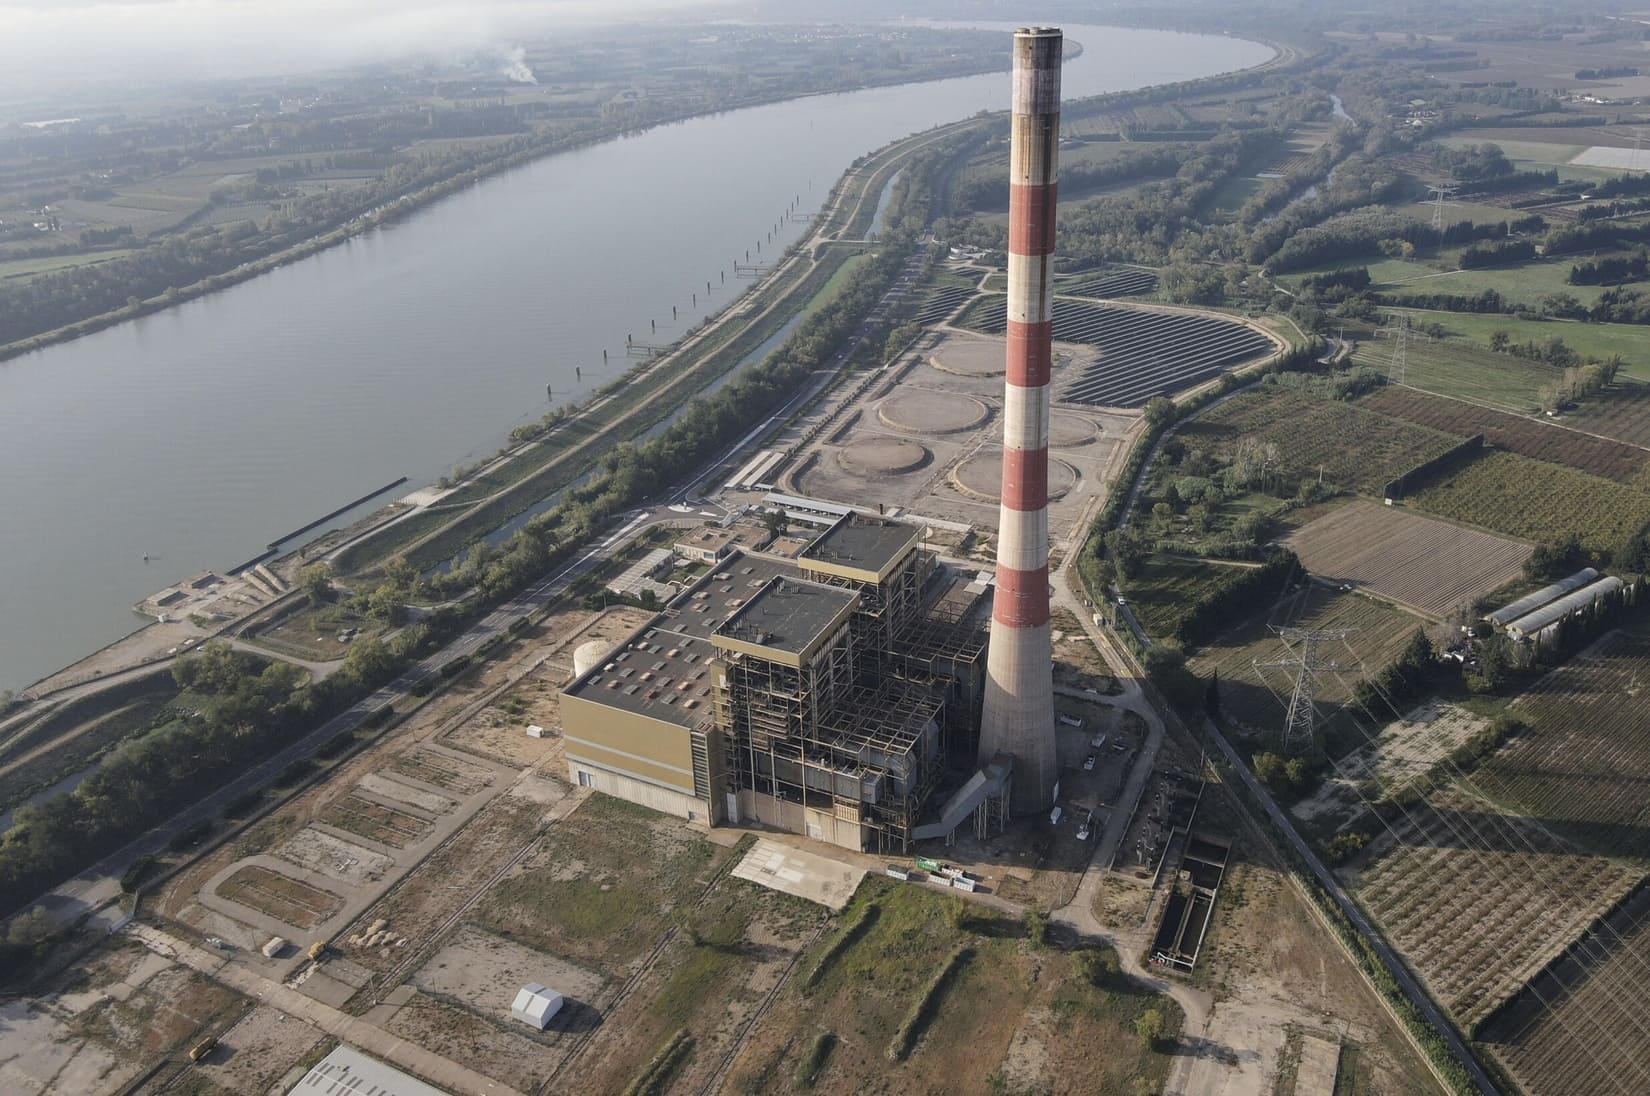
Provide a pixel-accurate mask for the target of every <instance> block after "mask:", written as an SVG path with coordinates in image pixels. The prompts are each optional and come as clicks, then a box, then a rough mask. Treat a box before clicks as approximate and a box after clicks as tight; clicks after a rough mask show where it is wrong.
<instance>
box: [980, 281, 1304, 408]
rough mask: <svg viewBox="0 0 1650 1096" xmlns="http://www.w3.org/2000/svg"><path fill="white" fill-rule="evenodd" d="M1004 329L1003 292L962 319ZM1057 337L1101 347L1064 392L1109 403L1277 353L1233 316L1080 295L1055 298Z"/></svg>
mask: <svg viewBox="0 0 1650 1096" xmlns="http://www.w3.org/2000/svg"><path fill="white" fill-rule="evenodd" d="M958 322H959V323H961V324H962V325H963V326H965V327H969V328H972V329H973V330H975V331H983V332H985V333H986V334H988V335H1000V334H1002V333H1003V331H1004V330H1005V329H1006V328H1007V326H1008V321H1007V315H1006V313H1005V309H1004V303H1003V298H1001V297H986V298H982V299H981V300H980V301H979V303H977V304H976V305H975V306H974V307H973V308H970V309H969V311H968V313H967V314H966V315H965V316H963V317H962V318H961V320H959V321H958ZM1054 337H1055V338H1056V339H1059V340H1061V341H1063V342H1075V343H1084V344H1087V345H1089V346H1093V347H1095V348H1097V349H1098V350H1099V351H1100V360H1099V361H1097V362H1095V363H1094V364H1093V365H1090V366H1089V367H1088V368H1086V369H1084V370H1083V371H1082V373H1080V374H1079V375H1078V376H1077V377H1076V379H1074V380H1072V381H1070V382H1068V383H1067V385H1066V387H1065V390H1064V391H1063V392H1062V393H1060V395H1059V398H1060V399H1063V400H1067V401H1070V402H1072V403H1089V404H1097V405H1100V406H1103V407H1139V406H1141V405H1142V404H1144V403H1145V402H1146V401H1147V400H1149V399H1151V398H1152V397H1153V396H1160V395H1167V394H1168V393H1170V392H1178V391H1179V390H1181V389H1183V388H1188V387H1190V386H1192V385H1194V384H1198V383H1201V382H1202V381H1206V380H1209V379H1210V378H1212V377H1215V376H1218V375H1219V374H1221V373H1223V372H1225V371H1226V370H1228V369H1235V368H1237V367H1238V366H1241V365H1244V364H1246V363H1248V362H1252V361H1255V360H1256V359H1258V358H1263V357H1265V356H1266V355H1268V354H1270V353H1272V351H1273V349H1274V346H1273V343H1272V340H1270V339H1268V338H1267V337H1266V336H1265V335H1262V334H1260V333H1259V332H1258V331H1255V330H1253V329H1251V328H1248V327H1245V326H1244V325H1242V324H1240V323H1234V322H1233V321H1231V320H1221V319H1216V318H1214V317H1210V316H1196V315H1189V314H1186V313H1179V312H1148V311H1143V310H1138V309H1132V308H1117V307H1113V306H1110V305H1103V304H1087V303H1085V302H1082V301H1072V300H1062V299H1059V298H1056V299H1055V301H1054Z"/></svg>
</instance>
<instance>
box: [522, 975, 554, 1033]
mask: <svg viewBox="0 0 1650 1096" xmlns="http://www.w3.org/2000/svg"><path fill="white" fill-rule="evenodd" d="M561 1006H562V995H561V994H559V993H557V992H556V991H555V990H553V989H546V988H544V987H543V986H541V985H539V984H538V983H537V982H528V983H527V984H526V985H525V986H522V987H521V991H520V992H519V993H517V994H516V999H515V1000H514V1001H513V1002H511V1004H510V1019H512V1020H520V1021H521V1022H522V1023H524V1024H531V1025H532V1026H533V1027H536V1028H538V1029H539V1030H540V1031H543V1030H544V1029H545V1028H547V1027H549V1026H550V1021H551V1020H554V1019H555V1018H556V1013H558V1012H560V1011H561Z"/></svg>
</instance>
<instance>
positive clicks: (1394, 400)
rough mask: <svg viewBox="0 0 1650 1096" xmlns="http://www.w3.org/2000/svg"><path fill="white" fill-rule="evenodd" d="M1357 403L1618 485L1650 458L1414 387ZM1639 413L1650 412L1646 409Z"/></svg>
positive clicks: (1633, 477) (1635, 477) (1636, 476)
mask: <svg viewBox="0 0 1650 1096" xmlns="http://www.w3.org/2000/svg"><path fill="white" fill-rule="evenodd" d="M1360 402H1361V403H1362V404H1363V406H1365V407H1367V408H1369V409H1370V410H1372V411H1379V412H1381V413H1382V414H1384V415H1392V416H1393V417H1395V418H1400V419H1404V420H1405V421H1407V422H1413V423H1416V424H1418V425H1421V426H1426V427H1430V428H1432V429H1434V430H1442V431H1444V432H1445V433H1447V434H1455V435H1456V436H1458V437H1462V438H1468V437H1471V436H1472V435H1474V434H1483V435H1484V440H1485V441H1487V442H1489V444H1491V445H1493V446H1495V447H1496V448H1497V449H1505V450H1507V451H1508V452H1512V453H1517V454H1519V455H1520V456H1524V457H1533V458H1534V459H1536V460H1544V461H1549V462H1551V463H1553V464H1565V465H1569V466H1570V467H1571V468H1578V469H1580V470H1581V471H1583V472H1591V473H1592V474H1593V475H1595V476H1603V477H1604V478H1605V479H1610V480H1615V481H1616V482H1617V483H1633V482H1635V481H1639V480H1640V479H1641V477H1643V475H1644V471H1645V465H1646V463H1647V462H1650V452H1646V451H1645V450H1643V449H1640V448H1639V447H1638V446H1636V445H1628V444H1626V443H1625V442H1619V441H1610V440H1608V439H1606V438H1596V437H1593V436H1592V435H1591V434H1583V433H1580V432H1578V431H1576V430H1570V429H1566V428H1565V427H1562V426H1557V425H1554V424H1552V423H1548V422H1543V421H1541V420H1540V419H1528V418H1524V417H1523V416H1521V415H1509V414H1506V413H1504V412H1501V411H1492V410H1490V409H1489V408H1487V407H1479V406H1478V405H1476V404H1471V403H1462V402H1461V401H1460V400H1452V399H1448V398H1445V397H1442V396H1434V395H1430V394H1428V393H1425V392H1420V391H1417V390H1416V389H1413V388H1399V387H1395V386H1392V385H1388V386H1386V387H1384V388H1381V389H1378V390H1377V391H1376V392H1375V393H1374V394H1372V395H1370V396H1368V397H1366V398H1365V399H1364V400H1362V401H1360ZM1601 409H1602V408H1601ZM1640 411H1641V413H1645V412H1650V408H1641V409H1640Z"/></svg>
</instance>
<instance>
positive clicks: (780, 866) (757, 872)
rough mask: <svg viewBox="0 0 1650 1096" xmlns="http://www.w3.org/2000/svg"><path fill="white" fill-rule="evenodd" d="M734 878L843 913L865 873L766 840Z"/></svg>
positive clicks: (734, 871)
mask: <svg viewBox="0 0 1650 1096" xmlns="http://www.w3.org/2000/svg"><path fill="white" fill-rule="evenodd" d="M733 875H734V877H735V878H737V879H744V880H747V881H749V882H751V883H756V884H758V885H760V886H764V887H767V888H769V889H770V890H776V891H781V892H783V893H785V894H790V895H794V896H796V897H797V898H805V899H807V900H808V901H810V902H816V903H818V904H819V905H821V906H825V907H827V908H828V909H832V910H840V909H842V908H843V907H844V906H846V905H847V904H848V900H849V899H850V898H852V897H853V896H854V891H855V890H857V889H858V888H859V881H860V880H861V879H863V878H865V870H864V869H863V868H851V867H849V866H848V865H846V864H843V863H839V862H838V861H836V860H832V859H829V858H827V857H824V856H817V855H815V854H814V853H811V852H805V851H803V850H802V849H797V848H792V847H791V846H789V845H781V844H779V843H778V842H776V841H769V840H767V839H766V838H763V839H761V840H759V841H757V842H756V845H755V846H754V847H753V848H752V849H751V851H750V852H748V853H746V854H745V858H744V859H743V860H741V861H739V864H738V866H737V867H735V868H734V869H733Z"/></svg>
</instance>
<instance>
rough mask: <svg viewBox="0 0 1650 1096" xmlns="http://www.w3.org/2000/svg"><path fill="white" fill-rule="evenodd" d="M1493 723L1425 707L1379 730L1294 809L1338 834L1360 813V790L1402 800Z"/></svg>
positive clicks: (1447, 708)
mask: <svg viewBox="0 0 1650 1096" xmlns="http://www.w3.org/2000/svg"><path fill="white" fill-rule="evenodd" d="M1488 723H1489V721H1488V720H1487V719H1484V718H1483V717H1481V716H1477V715H1474V714H1473V713H1471V712H1469V711H1467V710H1466V709H1465V708H1460V707H1457V706H1455V705H1453V704H1445V703H1443V702H1441V701H1436V700H1435V701H1432V702H1430V703H1427V704H1423V705H1421V706H1420V707H1419V708H1416V709H1415V710H1414V711H1412V712H1410V713H1409V715H1408V716H1407V717H1406V718H1404V719H1400V720H1397V721H1395V722H1392V723H1388V724H1387V725H1386V726H1385V727H1382V728H1381V731H1380V733H1379V734H1378V735H1376V736H1375V739H1374V740H1373V741H1372V742H1370V744H1369V745H1367V746H1365V747H1363V748H1362V749H1358V750H1354V751H1353V752H1352V753H1350V754H1347V755H1346V756H1345V757H1343V758H1341V759H1340V760H1339V761H1337V762H1335V766H1334V770H1333V771H1332V772H1331V773H1330V775H1329V776H1328V777H1326V778H1325V780H1324V782H1323V783H1322V784H1321V785H1319V787H1318V790H1317V791H1316V792H1315V793H1313V795H1312V796H1311V797H1310V798H1308V799H1303V800H1301V801H1300V802H1298V803H1296V804H1295V805H1294V806H1293V807H1291V808H1290V809H1291V810H1292V811H1293V812H1294V814H1295V817H1297V818H1299V819H1301V820H1302V821H1305V822H1309V823H1311V824H1312V825H1314V826H1315V827H1319V828H1326V829H1328V830H1339V829H1341V828H1343V826H1344V824H1345V823H1346V822H1347V821H1349V820H1350V819H1351V818H1352V817H1353V816H1355V815H1356V814H1357V813H1358V812H1359V810H1360V809H1361V807H1362V801H1363V796H1364V794H1366V793H1364V792H1363V791H1361V790H1360V789H1359V785H1360V784H1361V783H1363V782H1365V781H1374V783H1375V784H1376V786H1378V787H1379V788H1380V791H1381V794H1384V795H1386V796H1389V797H1390V796H1396V795H1400V794H1402V792H1403V791H1404V789H1406V788H1408V787H1409V786H1410V785H1411V784H1413V783H1414V782H1415V781H1417V780H1419V779H1420V778H1421V777H1423V776H1425V775H1426V774H1427V773H1428V772H1429V771H1430V770H1431V769H1432V768H1433V767H1434V766H1435V765H1437V764H1438V762H1440V761H1442V760H1443V759H1444V758H1445V757H1447V756H1449V754H1450V752H1451V751H1452V750H1454V749H1455V748H1456V747H1458V746H1460V745H1462V744H1463V743H1465V742H1466V741H1467V740H1468V739H1469V738H1471V737H1472V736H1473V735H1475V734H1477V733H1478V732H1479V731H1481V730H1483V729H1484V727H1485V726H1487V725H1488Z"/></svg>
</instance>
